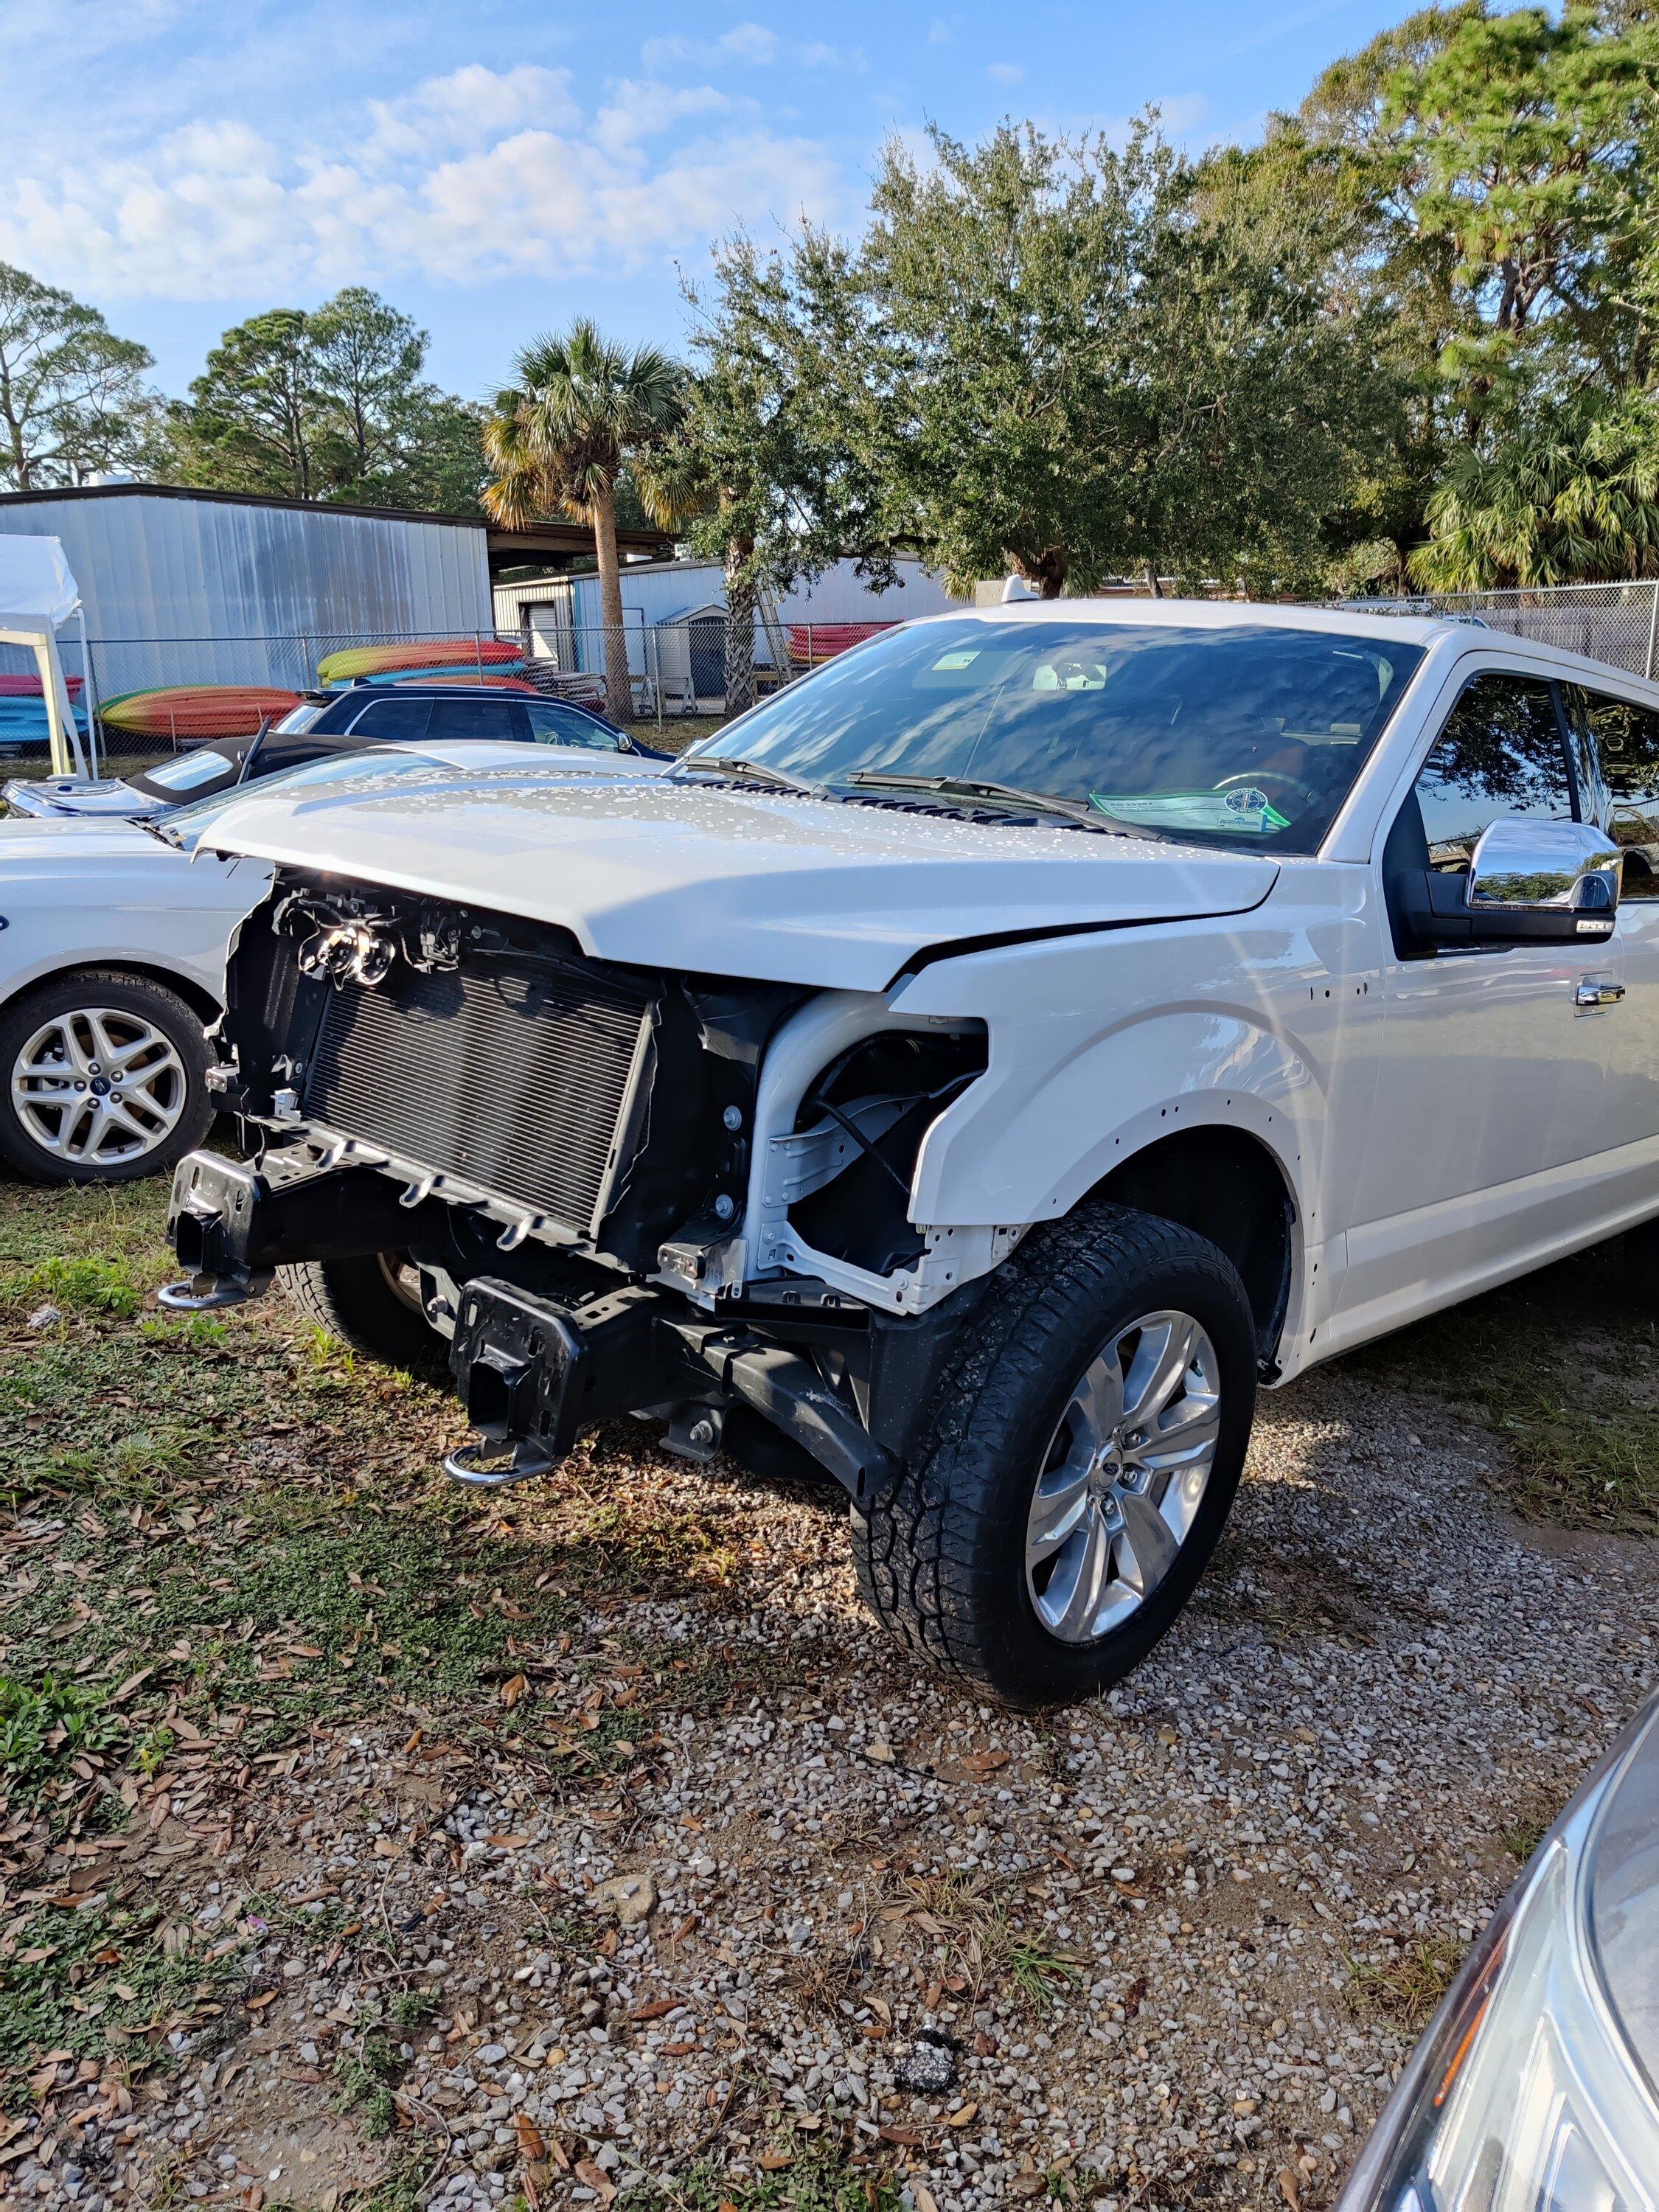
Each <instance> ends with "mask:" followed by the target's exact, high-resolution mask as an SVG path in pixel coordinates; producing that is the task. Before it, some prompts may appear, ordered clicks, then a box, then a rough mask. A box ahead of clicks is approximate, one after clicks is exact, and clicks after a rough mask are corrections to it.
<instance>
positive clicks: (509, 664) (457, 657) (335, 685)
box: [317, 637, 524, 691]
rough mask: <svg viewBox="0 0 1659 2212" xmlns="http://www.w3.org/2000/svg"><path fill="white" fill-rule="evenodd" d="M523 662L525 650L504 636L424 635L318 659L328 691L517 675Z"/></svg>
mask: <svg viewBox="0 0 1659 2212" xmlns="http://www.w3.org/2000/svg"><path fill="white" fill-rule="evenodd" d="M523 666H524V655H523V653H521V652H520V648H519V647H517V646H516V645H514V644H513V643H512V642H511V641H509V640H507V639H506V638H496V637H486V638H476V637H439V638H422V639H421V640H419V641H416V643H414V644H411V645H348V646H343V647H341V649H340V650H339V651H338V652H337V653H325V654H324V655H323V657H322V659H320V660H319V662H318V663H317V680H318V681H319V683H320V684H322V685H323V687H324V689H325V690H329V691H341V690H344V689H345V688H346V686H347V685H348V684H363V683H368V684H413V683H420V684H432V683H438V682H441V681H444V680H445V679H447V680H449V681H451V682H453V683H456V684H477V682H479V680H480V679H481V678H482V679H483V680H485V681H488V680H489V678H493V677H497V676H515V675H517V674H518V672H519V671H520V670H521V669H522V668H523Z"/></svg>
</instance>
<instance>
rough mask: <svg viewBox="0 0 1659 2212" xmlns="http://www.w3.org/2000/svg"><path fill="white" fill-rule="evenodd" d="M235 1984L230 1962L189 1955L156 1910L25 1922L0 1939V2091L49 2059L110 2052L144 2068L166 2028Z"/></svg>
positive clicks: (45, 1914) (93, 1910)
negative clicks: (125, 2053) (11, 2078)
mask: <svg viewBox="0 0 1659 2212" xmlns="http://www.w3.org/2000/svg"><path fill="white" fill-rule="evenodd" d="M239 1981H240V1963H239V1960H238V1958H237V1955H236V1954H234V1953H227V1954H223V1955H222V1956H220V1957H217V1958H215V1957H211V1956H208V1955H204V1954H201V1953H199V1952H192V1951H191V1949H190V1948H188V1946H187V1944H186V1943H185V1942H184V1941H182V1940H181V1936H180V1932H179V1931H169V1930H168V1929H166V1928H165V1927H164V1926H163V1925H162V1917H161V1913H160V1912H159V1911H156V1910H155V1908H154V1907H149V1908H144V1909H136V1910H130V1909H128V1908H127V1907H125V1906H123V1905H113V1904H103V1905H100V1904H95V1903H94V1904H88V1905H82V1907H81V1908H80V1909H79V1911H66V1910H59V1911H49V1910H48V1911H35V1912H32V1913H29V1914H27V1916H26V1917H22V1918H21V1919H17V1920H14V1921H13V1923H11V1925H10V1927H9V1929H8V1930H7V1932H6V1934H5V1936H3V1938H0V2081H3V2080H4V2079H5V2078H6V2076H7V2075H14V2074H21V2073H24V2072H27V2070H28V2069H30V2068H31V2067H33V2066H35V2065H38V2064H39V2063H40V2059H41V2057H43V2056H44V2055H45V2053H46V2052H47V2051H68V2052H69V2053H70V2055H71V2056H72V2057H77V2058H78V2057H97V2056H99V2055H100V2054H101V2053H102V2052H103V2051H106V2050H107V2049H108V2047H109V2045H111V2043H112V2042H114V2043H118V2044H123V2045H141V2046H142V2049H141V2050H139V2051H137V2052H136V2053H135V2056H137V2057H140V2058H142V2059H143V2061H145V2062H148V2061H149V2059H150V2058H151V2057H154V2056H155V2052H156V2051H158V2050H159V2049H160V2048H161V2045H162V2043H163V2039H164V2038H165V2036H166V2033H167V2029H168V2028H169V2027H171V2026H172V2025H173V2024H174V2023H175V2022H177V2021H180V2020H182V2019H184V2018H185V2016H187V2015H188V2014H189V2013H190V2012H191V2010H192V2008H194V2007H195V2006H197V2004H199V2003H201V2002H204V2001H208V2002H211V2001H213V2000H215V1999H219V2000H221V2001H222V2000H223V1999H224V1998H225V1997H226V1996H228V1995H229V1993H230V1991H231V1990H232V1989H233V1987H234V1985H235V1984H236V1983H237V1982H239Z"/></svg>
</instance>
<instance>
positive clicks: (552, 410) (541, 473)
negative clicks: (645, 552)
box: [483, 317, 685, 717]
mask: <svg viewBox="0 0 1659 2212" xmlns="http://www.w3.org/2000/svg"><path fill="white" fill-rule="evenodd" d="M513 366H514V371H515V374H516V377H517V381H516V383H515V384H514V385H513V386H512V387H511V388H510V389H509V390H507V391H505V392H501V393H499V394H498V395H497V398H496V400H495V405H494V407H493V409H492V410H490V412H489V416H488V417H487V418H486V420H485V423H484V431H483V442H484V454H485V458H486V459H487V460H488V462H489V467H490V470H491V472H492V473H491V477H490V481H489V484H488V486H487V488H486V489H485V492H484V505H485V507H486V508H487V509H488V511H489V513H491V514H493V515H494V516H495V518H496V520H498V521H500V522H503V523H506V524H507V525H508V526H513V527H519V526H523V525H524V524H526V523H528V522H532V521H534V520H536V519H537V518H538V517H539V516H541V515H545V514H550V513H561V512H562V513H566V514H574V515H576V516H578V517H580V520H582V521H584V522H586V523H588V524H589V525H591V526H592V532H593V545H594V550H595V553H596V555H597V556H598V562H599V597H600V605H601V619H602V621H603V623H604V627H605V690H606V693H607V695H608V697H609V701H610V707H611V714H613V715H614V716H617V717H623V716H626V715H628V714H630V713H631V712H632V703H633V702H632V685H631V684H630V681H629V669H628V641H627V637H626V635H625V633H624V631H623V605H622V580H621V574H620V570H619V567H618V562H617V482H618V479H619V478H620V477H621V476H622V473H623V470H624V468H626V469H627V470H628V471H629V475H630V477H631V480H632V483H633V485H634V488H635V491H636V492H637V494H638V495H639V497H640V499H641V503H642V504H643V506H644V507H645V509H646V512H647V513H648V514H650V515H651V517H652V519H653V520H656V521H659V522H663V523H668V522H670V521H671V520H673V516H674V495H675V488H674V486H673V485H672V484H671V483H670V482H669V481H668V480H666V479H665V478H664V477H659V476H658V475H656V474H655V473H654V472H653V462H654V461H656V460H657V459H658V458H659V455H660V454H661V453H663V452H664V450H665V447H666V445H667V441H668V440H669V439H670V437H671V435H672V433H673V431H674V430H675V428H676V427H677V425H678V422H679V420H680V416H681V414H682V411H683V409H684V390H685V372H684V369H683V368H681V367H680V365H679V364H678V362H675V361H672V360H671V359H670V357H669V356H667V355H666V354H665V353H663V352H662V351H660V350H659V349H658V348H657V347H655V346H637V347H635V348H634V349H632V350H631V351H630V350H629V349H627V348H625V347H623V346H620V345H616V344H613V343H611V342H610V341H609V340H607V339H605V338H604V337H601V336H600V334H599V330H598V328H597V327H596V326H595V325H594V324H593V323H592V322H591V321H589V320H588V319H586V317H582V318H580V319H579V320H577V321H576V322H574V323H573V324H572V325H570V328H569V329H568V331H562V332H559V333H556V334H552V335H550V336H548V337H540V338H538V339H536V340H535V342H534V343H532V344H531V345H527V346H526V347H525V348H524V349H523V351H522V352H521V353H520V355H519V356H518V358H517V361H516V362H515V363H514V365H513Z"/></svg>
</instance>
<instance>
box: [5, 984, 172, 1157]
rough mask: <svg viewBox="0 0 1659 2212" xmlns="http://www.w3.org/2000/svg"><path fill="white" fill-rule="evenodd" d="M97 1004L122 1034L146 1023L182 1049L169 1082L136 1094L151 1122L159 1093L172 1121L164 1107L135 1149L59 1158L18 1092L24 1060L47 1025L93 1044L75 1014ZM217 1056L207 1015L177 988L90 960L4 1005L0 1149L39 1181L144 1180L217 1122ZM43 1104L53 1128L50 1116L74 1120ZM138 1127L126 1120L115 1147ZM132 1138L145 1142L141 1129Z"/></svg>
mask: <svg viewBox="0 0 1659 2212" xmlns="http://www.w3.org/2000/svg"><path fill="white" fill-rule="evenodd" d="M89 1009H90V1010H92V1011H93V1012H97V1013H100V1014H108V1015H111V1016H112V1017H114V1024H113V1027H114V1030H115V1036H116V1041H117V1042H123V1041H125V1042H131V1041H132V1040H133V1038H134V1037H135V1036H136V1035H137V1031H138V1030H139V1029H140V1027H141V1026H142V1027H143V1028H147V1029H148V1030H150V1031H151V1032H152V1033H153V1034H154V1035H155V1036H158V1037H164V1038H165V1039H166V1040H167V1043H168V1044H169V1045H171V1047H172V1048H173V1053H174V1054H176V1055H177V1067H176V1070H175V1069H173V1068H168V1069H167V1070H165V1071H164V1072H163V1074H162V1077H161V1088H160V1089H158V1090H156V1091H153V1092H151V1093H149V1094H148V1095H149V1097H150V1099H151V1102H152V1103H150V1104H149V1105H144V1104H142V1103H138V1102H136V1101H135V1102H130V1103H131V1104H132V1105H133V1107H134V1108H135V1109H136V1110H137V1113H138V1114H139V1115H141V1116H142V1118H143V1120H144V1121H150V1120H151V1118H152V1115H155V1113H156V1103H158V1102H159V1103H161V1104H162V1105H164V1107H165V1109H166V1112H167V1114H168V1115H171V1116H172V1121H171V1127H165V1128H164V1127H163V1126H162V1124H161V1120H160V1117H159V1115H157V1116H156V1119H155V1125H154V1126H155V1127H156V1129H157V1132H158V1133H157V1136H156V1140H155V1142H153V1143H151V1144H149V1146H143V1148H141V1149H138V1150H137V1151H134V1152H131V1153H130V1154H129V1155H127V1156H126V1157H116V1156H114V1153H113V1151H112V1152H111V1153H110V1154H109V1155H107V1156H106V1157H102V1158H95V1159H81V1160H75V1159H70V1158H59V1157H58V1156H57V1155H55V1154H54V1152H52V1150H51V1149H50V1146H48V1145H47V1144H46V1143H44V1142H42V1141H41V1139H40V1136H37V1135H36V1134H35V1133H34V1131H33V1129H32V1128H31V1126H30V1124H29V1122H28V1121H26V1120H25V1119H24V1118H22V1116H21V1115H19V1112H18V1109H17V1105H16V1103H15V1100H14V1098H13V1096H12V1087H13V1080H14V1077H15V1074H16V1073H17V1071H18V1067H19V1063H20V1061H21V1059H22V1057H23V1055H24V1054H25V1052H26V1051H27V1049H28V1048H29V1047H30V1045H31V1043H32V1042H33V1040H34V1039H35V1038H37V1037H38V1036H40V1032H41V1030H43V1029H44V1028H46V1027H47V1026H48V1025H50V1024H52V1023H54V1022H58V1021H60V1020H61V1021H64V1022H65V1023H66V1024H70V1030H71V1031H72V1032H73V1033H74V1034H75V1035H76V1036H79V1037H80V1039H81V1042H82V1045H83V1046H87V1045H88V1044H89V1033H86V1032H84V1031H83V1030H81V1029H76V1025H75V1017H76V1016H77V1015H82V1014H84V1013H85V1012H87V1011H88V1010H89ZM209 1061H210V1054H209V1051H208V1043H207V1037H206V1035H205V1033H204V1029H203V1024H202V1018H201V1017H200V1015H199V1014H197V1012H196V1011H195V1009H194V1008H193V1007H192V1006H188V1005H186V1003H185V1000H183V999H181V998H180V997H179V994H178V993H177V992H176V991H170V990H168V989H167V986H166V985H165V984H162V983H155V982H152V981H150V980H149V977H148V976H145V975H123V974H122V973H121V972H120V971H119V970H118V969H109V968H85V969H79V970H78V971H77V972H76V974H75V975H70V976H66V977H64V978H63V979H61V980H60V981H57V982H52V983H43V984H40V985H39V986H37V987H36V988H35V989H33V990H32V991H25V992H24V993H22V994H21V996H19V997H18V998H16V999H14V1000H10V1001H9V1003H8V1004H7V1005H6V1006H4V1008H3V1009H0V1158H3V1159H4V1161H5V1162H6V1164H7V1165H8V1166H9V1167H11V1168H13V1169H15V1170H16V1172H17V1173H18V1174H19V1175H21V1176H26V1177H27V1179H28V1180H29V1181H30V1182H55V1183H115V1182H137V1180H138V1179H139V1178H140V1177H141V1176H153V1175H169V1174H171V1173H172V1171H173V1169H174V1168H175V1167H176V1166H177V1165H178V1164H179V1161H180V1160H181V1159H183V1158H184V1156H185V1153H186V1152H194V1151H195V1149H196V1147H197V1146H198V1145H199V1144H201V1143H202V1142H203V1140H204V1139H205V1137H206V1135H207V1133H208V1131H209V1130H210V1128H211V1127H212V1126H213V1115H214V1108H213V1102H212V1100H211V1099H210V1097H209V1095H208V1087H207V1071H208V1066H209ZM89 1064H90V1063H89ZM64 1068H65V1073H66V1077H67V1075H68V1074H69V1073H70V1063H69V1062H68V1061H67V1060H65V1061H64ZM135 1072H137V1073H142V1069H140V1070H137V1071H135ZM98 1082H103V1083H104V1084H105V1085H106V1088H107V1089H108V1090H109V1091H111V1092H112V1094H113V1093H116V1092H117V1091H118V1086H117V1085H112V1083H111V1082H110V1079H109V1076H108V1074H107V1073H106V1072H105V1071H104V1070H103V1069H102V1067H101V1065H100V1072H99V1073H98V1074H97V1075H95V1076H93V1077H91V1078H90V1079H88V1089H89V1090H90V1086H91V1085H94V1084H96V1083H98ZM37 1112H38V1113H39V1114H40V1121H39V1122H38V1123H37V1126H38V1127H41V1128H42V1129H43V1130H44V1129H45V1127H46V1124H47V1123H48V1122H55V1127H56V1129H57V1130H58V1131H65V1123H64V1120H63V1119H62V1118H60V1117H58V1116H57V1115H56V1114H55V1110H54V1109H37ZM65 1133H66V1135H67V1137H68V1139H69V1141H70V1142H71V1143H72V1142H74V1141H75V1138H76V1131H75V1130H74V1129H72V1128H70V1129H68V1130H66V1131H65ZM128 1134H129V1133H128V1132H127V1131H126V1130H125V1128H122V1127H113V1126H112V1128H111V1131H110V1139H109V1141H110V1143H111V1146H112V1147H113V1146H114V1145H116V1144H118V1142H119V1141H121V1139H123V1138H124V1137H125V1136H127V1135H128ZM131 1141H132V1142H133V1143H135V1144H137V1143H138V1142H139V1139H137V1137H136V1136H133V1137H131Z"/></svg>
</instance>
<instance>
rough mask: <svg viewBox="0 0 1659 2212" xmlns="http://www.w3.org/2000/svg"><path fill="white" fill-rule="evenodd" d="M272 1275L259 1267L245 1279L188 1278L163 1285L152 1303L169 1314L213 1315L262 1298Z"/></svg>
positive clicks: (224, 1276)
mask: <svg viewBox="0 0 1659 2212" xmlns="http://www.w3.org/2000/svg"><path fill="white" fill-rule="evenodd" d="M272 1272H273V1271H272V1270H271V1269H270V1268H269V1267H260V1268H257V1269H255V1270H253V1271H252V1273H248V1274H246V1275H207V1274H202V1275H190V1276H187V1277H186V1278H185V1280H184V1281H183V1282H182V1283H163V1284H162V1285H161V1289H160V1290H159V1291H157V1292H156V1293H155V1302H156V1304H158V1305H163V1306H165V1307H166V1308H167V1311H168V1312H169V1313H215V1312H216V1311H217V1310H219V1308H220V1307H222V1306H240V1305H243V1304H246V1302H247V1300H248V1299H249V1298H257V1297H263V1296H264V1293H265V1291H268V1290H269V1289H270V1282H271V1274H272Z"/></svg>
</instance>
